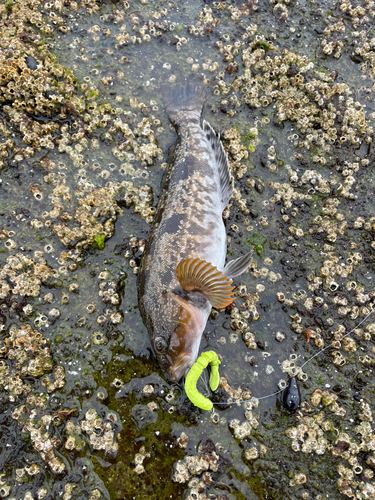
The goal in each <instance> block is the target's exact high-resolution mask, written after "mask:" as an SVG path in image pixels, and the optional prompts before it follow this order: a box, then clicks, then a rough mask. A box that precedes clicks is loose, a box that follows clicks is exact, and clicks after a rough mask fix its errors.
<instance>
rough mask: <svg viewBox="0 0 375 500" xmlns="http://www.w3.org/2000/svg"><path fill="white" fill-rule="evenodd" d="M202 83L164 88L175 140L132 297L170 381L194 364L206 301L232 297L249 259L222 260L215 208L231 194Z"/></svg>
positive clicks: (222, 303) (222, 237) (221, 302)
mask: <svg viewBox="0 0 375 500" xmlns="http://www.w3.org/2000/svg"><path fill="white" fill-rule="evenodd" d="M204 99H205V89H204V86H203V85H202V84H201V83H188V84H186V85H181V86H176V87H174V88H169V89H167V91H165V92H164V102H165V106H166V111H167V115H168V118H169V120H170V122H171V123H172V125H173V126H174V127H175V129H176V131H177V134H178V138H177V142H176V145H175V148H174V150H173V152H172V154H171V155H170V158H169V161H168V166H167V167H166V169H165V171H164V174H163V177H162V181H161V192H160V197H159V201H158V205H157V208H156V212H155V216H154V220H153V224H152V227H151V230H150V234H149V237H148V239H147V243H146V246H145V251H144V255H143V257H142V260H141V263H140V267H139V272H138V287H137V288H138V302H139V308H140V312H141V315H142V318H143V321H144V324H145V325H146V327H147V330H148V333H149V336H150V340H151V346H152V350H153V353H154V355H155V356H156V358H157V360H158V361H159V364H160V366H161V367H162V369H163V370H164V371H165V372H166V373H167V375H168V377H169V380H170V381H171V382H178V381H179V380H180V379H181V378H182V377H185V376H186V374H187V373H188V371H189V370H190V368H191V366H192V365H193V364H194V363H195V361H196V360H197V357H198V353H199V347H200V343H201V338H202V334H203V331H204V329H205V327H206V323H207V320H208V317H209V315H210V313H211V308H212V306H213V307H215V308H218V309H222V308H225V307H227V306H228V305H229V304H231V303H232V302H233V300H234V298H235V297H234V291H233V290H234V286H232V278H233V277H235V276H238V275H240V274H241V273H243V272H244V271H245V270H246V269H247V268H248V267H249V265H250V264H251V261H252V252H249V253H247V254H246V255H241V256H240V257H239V258H237V259H235V260H232V261H231V262H229V263H228V264H227V265H225V260H226V254H227V236H226V231H225V226H224V221H223V218H222V212H223V210H224V208H225V207H226V206H227V204H228V202H229V200H230V198H231V196H232V192H233V179H232V177H231V171H230V166H229V161H228V158H227V155H226V152H225V150H224V148H223V145H222V143H221V140H220V135H219V134H217V133H216V132H215V131H214V129H213V128H212V127H211V126H210V125H209V124H208V123H207V121H205V120H203V122H202V125H201V122H200V117H201V113H202V108H203V104H204Z"/></svg>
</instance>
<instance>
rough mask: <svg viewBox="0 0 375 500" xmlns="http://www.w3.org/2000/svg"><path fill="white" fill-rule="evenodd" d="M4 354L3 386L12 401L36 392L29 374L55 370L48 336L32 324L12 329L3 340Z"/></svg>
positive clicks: (0, 347)
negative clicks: (29, 379)
mask: <svg viewBox="0 0 375 500" xmlns="http://www.w3.org/2000/svg"><path fill="white" fill-rule="evenodd" d="M0 357H1V360H0V365H1V367H0V373H1V376H0V377H1V379H0V386H1V387H2V388H3V389H4V390H6V391H7V393H8V398H9V400H10V401H12V402H14V401H17V400H18V399H19V397H22V396H26V395H27V394H29V393H30V392H31V391H32V386H31V385H30V384H29V383H28V382H27V378H28V376H31V377H41V376H42V375H44V374H45V373H47V372H49V371H51V370H52V358H51V352H50V350H49V348H48V346H47V341H46V339H45V338H43V336H42V334H41V333H39V332H38V331H37V330H33V329H32V327H31V326H30V325H29V324H25V325H22V327H21V328H20V329H18V330H12V331H11V332H10V334H9V336H7V337H5V338H4V339H3V340H2V341H1V345H0ZM6 360H9V362H6ZM44 385H48V384H47V383H46V384H44Z"/></svg>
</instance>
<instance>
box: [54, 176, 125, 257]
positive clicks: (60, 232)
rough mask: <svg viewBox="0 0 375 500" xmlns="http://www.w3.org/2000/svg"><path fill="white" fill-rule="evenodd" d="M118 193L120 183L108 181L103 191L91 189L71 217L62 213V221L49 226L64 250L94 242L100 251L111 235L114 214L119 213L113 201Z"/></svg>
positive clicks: (119, 210) (101, 189) (114, 219)
mask: <svg viewBox="0 0 375 500" xmlns="http://www.w3.org/2000/svg"><path fill="white" fill-rule="evenodd" d="M120 190H121V184H120V183H115V184H114V183H110V182H108V183H107V185H106V187H105V188H99V189H95V190H93V191H92V192H90V193H88V194H87V195H86V196H85V197H83V198H80V199H79V200H78V206H77V208H76V209H75V211H74V214H69V213H67V212H64V213H63V214H62V215H61V216H60V220H61V221H62V222H61V223H60V224H55V225H54V226H53V231H54V232H55V233H56V234H57V236H58V237H59V239H60V241H61V243H63V244H64V245H65V246H67V247H77V248H87V247H88V246H89V245H92V244H93V243H94V242H97V245H98V246H99V248H102V247H103V244H104V240H105V239H107V238H110V237H111V236H112V235H113V233H114V222H115V221H116V219H117V215H118V214H122V213H123V210H122V209H121V208H120V207H119V206H118V204H117V202H116V201H115V200H114V197H115V196H116V195H117V194H118V192H119V191H120ZM100 236H102V238H103V241H102V240H100V239H99V238H100Z"/></svg>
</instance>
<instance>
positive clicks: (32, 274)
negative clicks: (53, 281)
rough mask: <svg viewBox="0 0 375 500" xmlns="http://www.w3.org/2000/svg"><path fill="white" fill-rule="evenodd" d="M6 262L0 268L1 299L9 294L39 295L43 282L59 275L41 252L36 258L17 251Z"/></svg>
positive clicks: (21, 295) (22, 295)
mask: <svg viewBox="0 0 375 500" xmlns="http://www.w3.org/2000/svg"><path fill="white" fill-rule="evenodd" d="M5 262H6V264H5V265H4V266H3V267H2V268H1V269H0V299H5V298H6V297H7V296H8V295H9V294H11V295H12V296H13V297H14V296H20V297H37V296H38V295H39V293H40V286H41V284H42V283H43V282H46V281H47V280H48V279H49V278H51V277H53V276H56V275H57V274H56V271H54V270H53V269H52V268H51V267H49V266H48V265H47V263H46V260H45V259H44V258H43V257H42V256H41V255H39V254H38V257H36V259H35V260H34V259H33V258H31V257H28V256H26V255H24V254H23V253H17V254H15V255H10V256H9V257H7V258H6V260H5Z"/></svg>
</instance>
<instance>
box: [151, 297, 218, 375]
mask: <svg viewBox="0 0 375 500" xmlns="http://www.w3.org/2000/svg"><path fill="white" fill-rule="evenodd" d="M167 295H168V299H167V300H168V301H172V303H173V305H174V308H173V310H174V312H176V311H177V314H174V315H173V317H172V318H171V321H170V322H169V323H168V324H169V326H170V328H169V335H168V336H165V335H163V336H158V337H156V338H155V339H154V350H155V353H156V357H157V359H158V361H159V363H160V365H161V367H162V368H163V369H164V370H165V371H166V372H167V373H168V376H169V379H170V381H171V382H177V381H178V380H180V378H181V377H184V376H185V375H186V374H187V372H188V371H189V370H190V368H191V366H192V365H193V364H194V363H195V361H196V359H197V357H198V351H199V346H200V342H201V337H202V333H203V330H204V328H205V326H206V321H207V317H208V314H209V311H210V310H211V306H208V307H207V304H206V303H204V306H205V307H203V308H202V307H200V306H199V305H196V304H194V303H193V302H192V301H190V300H187V299H185V298H183V297H181V296H179V295H177V294H175V293H174V292H168V294H167ZM205 302H206V301H205Z"/></svg>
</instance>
